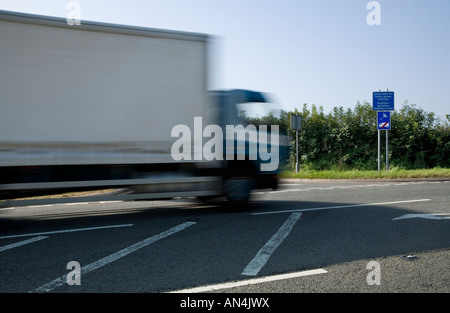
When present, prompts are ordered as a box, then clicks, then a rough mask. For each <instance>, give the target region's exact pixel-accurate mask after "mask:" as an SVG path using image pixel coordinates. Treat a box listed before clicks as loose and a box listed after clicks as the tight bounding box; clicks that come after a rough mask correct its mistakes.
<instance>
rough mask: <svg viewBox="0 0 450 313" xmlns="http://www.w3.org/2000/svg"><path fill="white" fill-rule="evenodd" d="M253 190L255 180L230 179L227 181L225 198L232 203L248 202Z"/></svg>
mask: <svg viewBox="0 0 450 313" xmlns="http://www.w3.org/2000/svg"><path fill="white" fill-rule="evenodd" d="M252 189H253V180H252V179H251V178H250V177H230V178H228V179H226V180H225V183H224V191H225V197H226V199H227V200H228V201H231V202H247V201H248V200H250V196H251V193H252Z"/></svg>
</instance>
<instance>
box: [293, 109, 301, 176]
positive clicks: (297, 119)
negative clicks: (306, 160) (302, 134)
mask: <svg viewBox="0 0 450 313" xmlns="http://www.w3.org/2000/svg"><path fill="white" fill-rule="evenodd" d="M291 129H292V130H295V146H296V148H295V149H296V162H295V172H296V173H298V172H299V171H300V165H299V163H298V131H299V130H302V117H301V116H299V115H291Z"/></svg>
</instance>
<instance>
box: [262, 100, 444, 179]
mask: <svg viewBox="0 0 450 313" xmlns="http://www.w3.org/2000/svg"><path fill="white" fill-rule="evenodd" d="M291 114H296V115H301V116H302V121H303V122H302V125H303V129H302V130H301V131H300V132H299V151H300V152H299V154H300V158H299V159H300V160H299V163H300V166H301V167H302V168H308V169H314V170H326V169H342V170H348V169H360V170H376V168H377V140H378V139H377V138H378V137H377V125H376V124H377V115H376V112H375V111H373V110H372V105H371V104H370V103H367V102H364V103H359V102H358V103H357V104H356V105H355V107H354V108H353V109H344V108H343V107H335V108H333V110H332V111H331V112H329V113H327V114H326V113H325V112H324V110H323V108H322V107H317V106H315V105H311V106H308V105H307V104H304V105H303V107H302V110H298V109H295V110H293V111H290V112H286V111H282V112H281V114H280V116H279V117H275V116H274V115H273V114H269V115H267V116H264V117H259V118H257V119H255V121H254V122H255V123H258V124H267V125H279V126H280V133H281V134H285V135H287V137H288V138H289V147H288V148H287V149H288V151H287V155H286V156H285V157H284V158H282V160H283V161H284V162H283V163H284V166H285V167H287V168H289V169H292V168H293V167H294V164H295V131H292V130H290V129H289V125H290V115H291ZM391 123H392V126H391V131H389V163H390V166H391V167H398V168H404V169H421V168H432V167H443V168H444V167H445V168H449V167H450V125H449V123H448V122H447V121H445V120H441V119H438V118H436V116H435V114H434V113H428V112H425V111H424V110H423V109H422V108H417V107H416V106H415V105H411V104H408V102H405V103H404V104H403V106H402V107H401V108H400V109H399V110H397V111H395V112H394V113H393V114H392V116H391ZM381 139H382V145H381V147H382V153H381V155H382V162H383V164H384V162H385V160H384V158H385V150H384V149H385V144H384V143H385V131H382V136H381Z"/></svg>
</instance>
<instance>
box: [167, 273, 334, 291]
mask: <svg viewBox="0 0 450 313" xmlns="http://www.w3.org/2000/svg"><path fill="white" fill-rule="evenodd" d="M325 273H328V272H327V271H326V270H324V269H315V270H309V271H301V272H295V273H288V274H280V275H272V276H265V277H260V278H253V279H246V280H241V281H237V282H230V283H222V284H216V285H208V286H202V287H195V288H188V289H182V290H176V291H172V292H170V293H199V292H211V291H214V290H220V289H229V288H235V287H242V286H248V285H255V284H261V283H266V282H272V281H279V280H284V279H291V278H297V277H303V276H310V275H317V274H325Z"/></svg>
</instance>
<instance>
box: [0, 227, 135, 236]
mask: <svg viewBox="0 0 450 313" xmlns="http://www.w3.org/2000/svg"><path fill="white" fill-rule="evenodd" d="M130 226H133V224H122V225H108V226H97V227H87V228H75V229H65V230H55V231H47V232H41V233H32V234H20V235H11V236H3V237H0V239H7V238H18V237H30V236H39V235H53V234H63V233H73V232H79V231H88V230H99V229H108V228H119V227H130Z"/></svg>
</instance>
